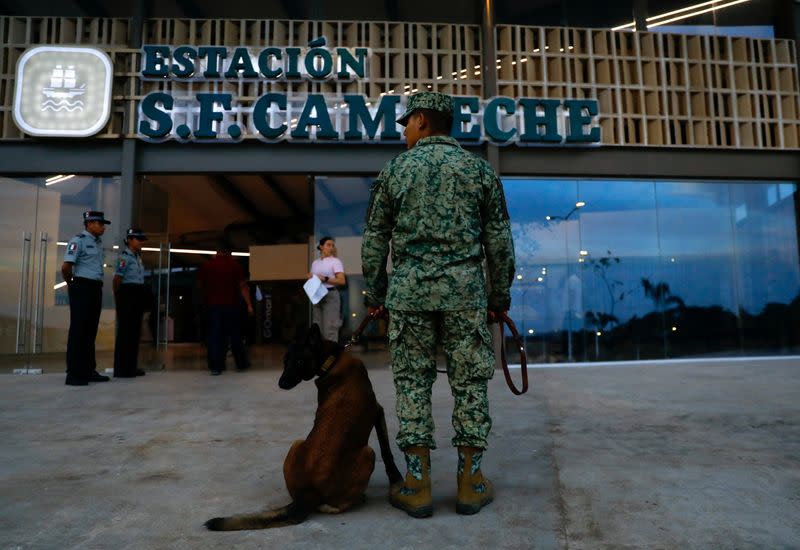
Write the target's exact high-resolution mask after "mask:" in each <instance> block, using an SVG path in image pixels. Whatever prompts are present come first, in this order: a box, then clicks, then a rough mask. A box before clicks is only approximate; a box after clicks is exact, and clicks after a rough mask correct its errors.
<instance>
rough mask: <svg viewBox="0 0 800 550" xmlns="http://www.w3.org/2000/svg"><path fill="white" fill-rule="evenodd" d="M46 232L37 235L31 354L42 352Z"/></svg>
mask: <svg viewBox="0 0 800 550" xmlns="http://www.w3.org/2000/svg"><path fill="white" fill-rule="evenodd" d="M47 240H48V239H47V232H45V231H42V232H41V233H39V260H38V262H37V266H36V294H35V300H34V302H33V304H34V305H33V329H32V330H33V333H32V336H33V338H31V340H32V341H33V353H41V352H42V333H43V332H44V278H45V277H44V271H45V268H46V266H47Z"/></svg>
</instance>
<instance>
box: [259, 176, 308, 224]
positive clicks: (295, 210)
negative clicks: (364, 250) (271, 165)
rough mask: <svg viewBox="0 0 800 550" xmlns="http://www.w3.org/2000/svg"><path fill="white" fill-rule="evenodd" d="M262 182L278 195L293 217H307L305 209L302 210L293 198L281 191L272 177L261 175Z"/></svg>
mask: <svg viewBox="0 0 800 550" xmlns="http://www.w3.org/2000/svg"><path fill="white" fill-rule="evenodd" d="M260 177H261V181H263V182H264V184H265V185H266V186H267V187H269V188H270V190H271V191H272V192H273V193H275V194H276V195H278V198H279V199H281V201H283V204H285V205H286V207H287V208H288V209H289V210H290V211H291V213H292V215H293V216H305V215H307V214H308V212H307V211H306V209H305V208H300V207H299V206H298V205H297V203H296V202H294V200H292V197H290V196H289V195H287V194H286V192H285V191H284V190H283V189H281V186H280V185H279V184H278V183H277V182H276V181H275V180H274V179H273V178H272V176H270V175H268V174H261V176H260Z"/></svg>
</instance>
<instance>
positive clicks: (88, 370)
mask: <svg viewBox="0 0 800 550" xmlns="http://www.w3.org/2000/svg"><path fill="white" fill-rule="evenodd" d="M110 223H111V222H110V221H108V220H107V219H105V216H104V215H103V213H102V212H97V211H94V210H89V211H87V212H84V213H83V226H84V230H83V231H82V232H81V233H79V234H77V235H75V236H74V237H72V238H71V239H70V240H69V243H68V244H67V251H66V253H65V254H64V263H63V264H62V265H61V274H62V275H63V276H64V280H65V281H66V282H67V288H68V292H69V337H68V340H67V381H66V383H67V385H68V386H86V385H87V384H89V382H108V380H109V378H108V376H103V375H101V374H100V373H99V372H97V360H96V359H95V350H94V342H95V338H97V327H98V325H99V323H100V311H101V309H102V307H103V264H104V263H105V251H104V250H103V241H102V239H101V238H100V237H101V236H102V235H103V233H105V231H106V225H107V224H110Z"/></svg>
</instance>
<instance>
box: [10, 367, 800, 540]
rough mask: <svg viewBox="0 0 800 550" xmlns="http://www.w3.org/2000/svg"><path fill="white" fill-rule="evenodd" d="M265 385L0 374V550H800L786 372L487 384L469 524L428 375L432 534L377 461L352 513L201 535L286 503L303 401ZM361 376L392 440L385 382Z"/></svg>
mask: <svg viewBox="0 0 800 550" xmlns="http://www.w3.org/2000/svg"><path fill="white" fill-rule="evenodd" d="M516 374H517V375H518V374H519V373H516ZM278 375H279V371H278V370H277V369H276V368H262V369H259V370H251V371H248V372H245V373H236V372H230V371H228V372H227V373H225V374H224V375H223V376H220V377H211V376H208V375H207V374H206V373H205V372H204V371H202V370H200V369H195V370H185V371H170V370H167V371H161V372H151V373H149V374H148V375H147V376H146V377H144V378H140V379H135V380H112V381H111V382H109V383H105V384H93V385H91V386H89V387H88V388H87V387H83V388H80V387H78V388H76V387H67V386H64V385H63V374H44V375H41V376H14V375H9V374H2V375H0V439H2V441H3V444H2V446H0V548H3V549H7V548H8V549H16V548H47V549H51V548H52V549H67V548H82V549H87V548H103V549H105V548H113V549H114V550H122V549H129V548H137V549H138V548H141V549H152V548H159V549H161V548H164V549H181V548H185V549H198V548H226V549H227V548H232V547H233V548H304V549H305V548H325V549H332V548H348V549H355V548H365V549H367V548H369V549H374V548H393V549H394V548H399V549H403V548H415V549H416V548H437V549H445V548H457V549H459V550H463V549H467V548H514V549H516V548H570V549H577V548H587V549H596V548H648V549H649V548H675V549H678V548H680V549H684V548H759V549H760V548H771V549H775V548H797V547H798V546H800V520H798V518H800V399H798V396H800V361H797V360H777V361H760V360H755V361H747V362H731V363H728V364H723V363H710V364H692V363H678V364H658V365H656V366H653V365H650V366H621V367H613V368H608V367H591V368H552V369H536V370H532V371H531V384H532V390H531V391H530V393H528V394H527V395H525V396H522V397H515V396H513V395H512V394H511V393H510V392H509V391H508V389H507V388H506V386H505V382H504V380H503V376H502V373H500V372H498V373H497V375H496V376H495V378H494V380H492V383H491V388H490V396H491V399H492V415H493V418H494V428H493V432H492V437H491V442H490V444H491V448H490V451H489V452H488V453H487V454H486V458H485V459H484V471H485V472H486V473H487V474H489V476H490V478H491V479H492V480H493V481H494V483H495V485H496V488H497V498H496V501H495V502H494V503H493V504H491V505H490V506H489V507H487V508H486V509H484V511H482V512H481V513H480V514H479V515H477V516H472V517H462V516H458V515H457V514H456V513H455V511H454V504H455V496H454V495H455V466H456V456H455V452H454V451H453V450H452V449H451V448H450V447H449V439H450V437H451V436H452V433H451V432H452V429H451V427H450V421H449V414H450V407H451V405H452V399H451V397H450V394H449V389H448V387H447V384H446V381H445V380H444V379H441V378H440V379H439V380H438V381H437V383H436V385H435V386H434V395H435V397H434V399H435V401H434V402H435V410H434V415H435V419H436V422H437V425H438V427H439V429H438V433H437V442H438V445H439V449H437V450H436V451H434V453H433V480H434V499H435V501H434V506H435V512H434V516H433V518H430V519H426V520H414V519H411V518H409V517H407V516H406V515H405V514H403V513H402V512H399V511H398V510H395V509H394V508H392V507H391V506H389V504H388V502H387V500H386V493H387V488H388V483H387V480H386V477H385V474H384V473H383V468H382V465H381V464H380V463H378V464H377V466H376V470H375V473H374V474H373V477H372V479H371V481H370V486H369V488H368V492H367V502H366V504H364V505H363V506H361V507H359V508H357V509H355V510H352V511H350V512H347V513H345V514H342V515H337V516H332V515H323V514H318V515H314V516H312V517H311V518H310V519H309V520H308V521H306V522H305V523H304V524H302V525H299V526H295V527H288V528H282V529H274V530H266V531H250V532H233V533H212V532H208V531H206V530H205V529H204V528H203V522H204V521H205V520H206V519H208V518H210V517H213V516H217V515H228V514H231V513H239V512H245V511H255V510H258V509H261V508H262V507H265V506H266V507H275V506H280V505H283V504H285V503H286V502H287V499H288V495H287V493H286V490H285V488H284V485H283V475H282V463H283V458H284V455H285V453H286V451H287V449H288V447H289V445H290V443H291V442H292V441H293V440H294V439H297V438H301V437H304V436H305V434H306V433H307V432H308V430H309V429H310V426H311V420H312V417H313V413H314V408H315V399H316V396H315V391H314V386H313V385H312V384H310V383H304V384H302V385H300V386H298V387H297V388H295V389H294V390H292V391H288V392H287V391H282V390H279V389H278V388H277V378H278ZM370 376H371V378H372V381H373V384H374V386H375V391H376V394H377V395H378V399H379V400H380V401H381V402H382V403H383V405H384V406H385V407H386V409H387V411H389V414H388V422H389V430H390V432H391V433H392V434H394V432H395V431H396V421H395V419H394V414H393V410H394V399H393V396H392V393H393V388H392V384H391V377H390V374H389V372H388V370H387V369H386V368H385V367H372V368H371V369H370ZM376 443H377V442H376V441H375V440H374V436H373V447H377V445H376ZM395 458H396V460H398V463H399V464H401V463H402V460H401V456H400V453H399V451H397V450H396V449H395ZM401 469H404V468H401Z"/></svg>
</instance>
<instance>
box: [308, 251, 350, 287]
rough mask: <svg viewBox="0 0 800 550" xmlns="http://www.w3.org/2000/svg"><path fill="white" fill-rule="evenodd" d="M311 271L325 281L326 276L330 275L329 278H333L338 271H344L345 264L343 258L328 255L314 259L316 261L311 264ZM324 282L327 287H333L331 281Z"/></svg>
mask: <svg viewBox="0 0 800 550" xmlns="http://www.w3.org/2000/svg"><path fill="white" fill-rule="evenodd" d="M311 273H313V274H314V275H316V276H317V277H319V278H320V279H322V280H323V281H324V280H325V277H328V279H333V278H334V277H336V274H337V273H344V264H342V260H340V259H339V258H336V257H334V256H328V257H327V258H322V259H319V260H314V263H312V264H311ZM324 284H325V286H326V287H327V288H333V285H332V284H331V283H324Z"/></svg>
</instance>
